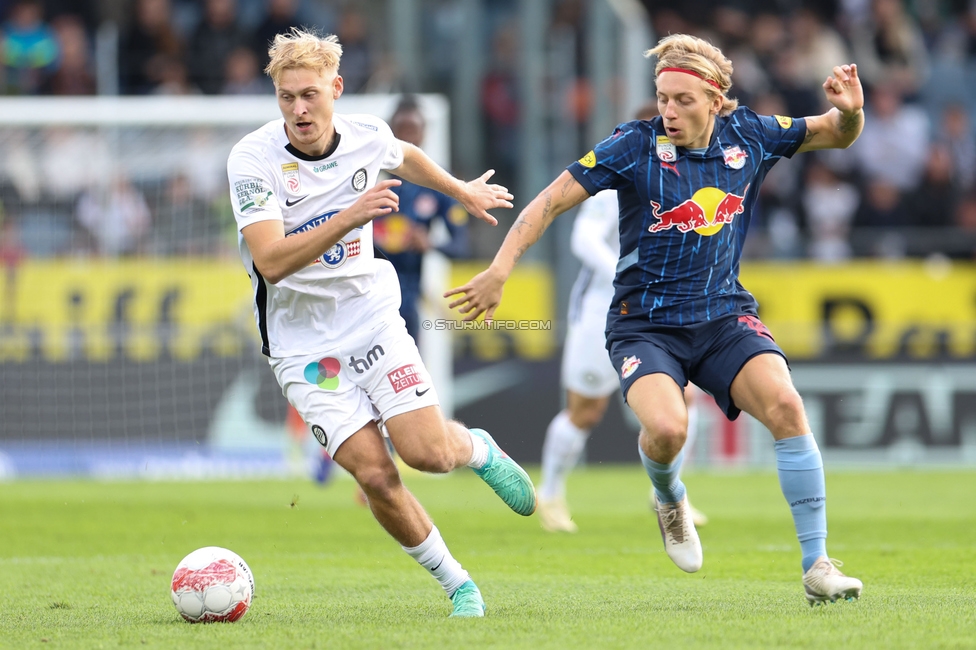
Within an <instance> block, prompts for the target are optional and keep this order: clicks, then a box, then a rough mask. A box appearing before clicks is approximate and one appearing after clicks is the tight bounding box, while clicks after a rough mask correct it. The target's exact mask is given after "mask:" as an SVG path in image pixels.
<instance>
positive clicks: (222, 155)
mask: <svg viewBox="0 0 976 650" xmlns="http://www.w3.org/2000/svg"><path fill="white" fill-rule="evenodd" d="M397 100H398V97H396V96H386V95H383V96H369V95H366V96H347V97H344V98H342V99H340V100H339V102H338V103H337V111H338V112H342V113H371V114H375V115H378V116H380V117H383V118H384V119H388V118H389V117H390V114H391V113H392V111H393V109H394V107H395V105H396V102H397ZM420 101H421V106H422V109H423V110H424V113H425V116H426V118H427V141H426V142H425V143H424V148H425V150H426V151H427V152H428V153H429V154H430V155H431V156H432V157H433V158H434V159H435V160H437V161H438V162H439V163H440V164H442V165H444V166H445V167H447V166H448V152H449V141H448V138H449V125H448V120H449V115H448V106H447V102H446V100H445V99H444V98H442V97H440V96H433V95H431V96H427V95H425V96H421V97H420ZM279 116H280V114H279V112H278V109H277V105H276V103H275V100H274V98H273V97H272V96H268V97H207V98H203V97H190V98H85V99H82V98H72V99H41V98H25V99H18V98H7V99H3V100H0V271H2V275H0V410H2V417H0V478H2V477H10V476H30V475H58V474H75V475H79V474H80V475H92V476H118V477H131V476H144V477H174V476H190V477H213V476H253V475H284V474H288V473H294V472H304V471H305V469H306V464H307V462H308V458H309V456H310V452H311V450H310V449H309V445H314V440H313V439H312V437H311V435H308V434H307V432H305V431H304V429H303V427H302V426H298V427H296V426H288V425H287V424H286V420H287V417H286V416H287V413H286V403H285V401H284V399H283V398H282V396H281V391H280V389H279V388H278V386H277V384H276V382H275V379H274V376H273V375H272V373H271V371H270V369H269V368H268V366H267V362H266V360H265V358H264V357H262V356H261V354H260V343H259V341H258V339H257V332H256V327H255V325H254V322H253V311H252V307H251V304H252V300H253V297H252V296H251V288H250V281H249V280H248V278H247V275H246V273H245V271H244V269H243V267H242V265H241V261H240V257H239V254H238V252H237V231H236V227H235V222H234V218H233V214H232V212H231V209H230V203H229V195H228V191H227V180H226V160H227V155H228V153H229V152H230V149H231V147H232V146H233V145H234V144H235V143H236V142H237V141H238V140H239V139H240V138H241V137H242V136H244V135H245V134H246V133H248V132H250V131H252V130H253V129H255V128H257V127H258V126H260V125H262V124H264V123H266V122H267V121H269V120H272V119H275V118H276V117H279ZM439 262H441V261H440V260H437V259H434V260H432V264H431V265H430V266H431V268H434V269H437V265H438V263H439ZM440 271H441V272H442V271H443V267H441V268H440ZM441 272H438V273H435V274H434V276H435V277H432V278H431V277H428V278H426V279H425V285H426V286H427V287H428V290H429V291H432V292H433V291H436V290H437V289H438V288H439V278H438V277H437V276H440V275H442V273H441ZM421 347H422V351H423V353H424V356H425V360H426V361H427V363H428V364H429V366H430V369H431V372H432V374H434V375H435V382H439V392H440V393H442V398H446V399H447V404H445V406H446V407H447V408H446V410H448V412H449V411H450V395H449V384H450V382H449V381H445V379H449V376H450V366H451V362H450V346H449V342H447V341H445V340H443V339H433V338H432V339H425V340H422V341H421ZM440 386H444V387H445V388H444V389H443V390H441V389H440Z"/></svg>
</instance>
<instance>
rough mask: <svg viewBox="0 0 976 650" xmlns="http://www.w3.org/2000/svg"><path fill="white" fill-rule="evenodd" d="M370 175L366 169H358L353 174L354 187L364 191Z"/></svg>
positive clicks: (358, 190)
mask: <svg viewBox="0 0 976 650" xmlns="http://www.w3.org/2000/svg"><path fill="white" fill-rule="evenodd" d="M367 180H368V176H367V174H366V170H365V169H362V168H360V169H357V170H356V173H355V174H353V175H352V189H354V190H356V191H357V192H362V191H363V190H365V189H366V181H367Z"/></svg>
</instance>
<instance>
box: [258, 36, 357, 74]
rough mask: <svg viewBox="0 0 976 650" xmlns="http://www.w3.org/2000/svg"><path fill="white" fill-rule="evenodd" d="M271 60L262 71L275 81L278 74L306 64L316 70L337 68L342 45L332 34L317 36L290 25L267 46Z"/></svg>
mask: <svg viewBox="0 0 976 650" xmlns="http://www.w3.org/2000/svg"><path fill="white" fill-rule="evenodd" d="M268 57H269V58H270V59H271V61H270V62H269V63H268V66H267V67H266V68H265V69H264V72H265V73H266V74H267V75H268V76H269V77H271V81H273V82H274V83H275V85H278V82H279V81H280V80H281V74H282V73H283V72H284V71H285V70H290V69H292V68H308V69H309V70H315V71H317V72H325V71H327V70H336V71H338V69H339V59H340V58H342V46H341V45H339V37H338V36H335V35H334V34H329V35H328V36H320V35H318V34H316V33H315V32H311V31H306V30H304V29H299V28H297V27H292V28H291V31H290V32H289V33H287V34H278V35H277V36H275V39H274V42H273V43H272V44H271V47H270V48H269V49H268Z"/></svg>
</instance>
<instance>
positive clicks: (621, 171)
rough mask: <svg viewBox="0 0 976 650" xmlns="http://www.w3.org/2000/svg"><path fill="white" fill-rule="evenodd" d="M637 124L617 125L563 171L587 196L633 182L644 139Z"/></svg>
mask: <svg viewBox="0 0 976 650" xmlns="http://www.w3.org/2000/svg"><path fill="white" fill-rule="evenodd" d="M636 124H638V123H636V122H628V123H626V124H621V125H619V126H618V127H617V128H616V129H614V131H613V135H611V136H610V137H609V138H607V139H606V140H604V141H603V142H601V143H600V144H598V145H597V146H596V147H594V148H593V150H592V151H590V153H588V154H586V155H585V156H583V157H582V158H580V159H579V160H577V161H576V162H574V163H572V164H571V165H570V166H569V167H567V168H566V170H567V171H568V172H569V173H570V174H572V176H573V178H575V179H576V181H577V182H578V183H579V184H580V185H582V186H583V188H584V189H585V190H586V191H587V192H588V193H589V194H590V196H593V195H594V194H596V193H597V192H601V191H603V190H615V189H618V188H620V187H623V186H625V185H627V184H628V183H631V182H633V170H634V168H635V167H636V165H637V157H638V152H640V150H641V142H642V141H643V140H644V135H643V134H642V133H641V132H640V131H638V130H637V128H636Z"/></svg>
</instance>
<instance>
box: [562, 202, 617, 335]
mask: <svg viewBox="0 0 976 650" xmlns="http://www.w3.org/2000/svg"><path fill="white" fill-rule="evenodd" d="M619 212H620V211H619V208H618V205H617V191H616V190H604V191H602V192H598V193H597V194H595V195H593V196H591V197H590V198H588V199H587V200H586V201H585V202H584V203H583V205H582V206H580V209H579V212H578V213H577V214H576V220H575V221H574V222H573V234H572V236H571V238H570V246H571V248H572V251H573V255H575V256H576V257H577V258H578V259H579V261H580V262H582V263H583V268H581V269H580V272H579V275H578V276H577V277H576V282H575V283H573V289H572V292H571V294H570V303H569V304H570V308H569V319H570V321H577V320H579V319H580V318H594V319H598V320H600V321H601V322H603V323H604V324H605V323H606V317H607V312H608V311H609V310H610V303H611V302H613V278H614V276H615V275H616V272H617V271H616V269H617V260H618V259H619V257H620V231H619V223H620V217H619Z"/></svg>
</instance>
